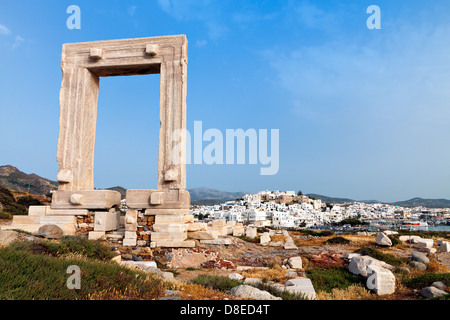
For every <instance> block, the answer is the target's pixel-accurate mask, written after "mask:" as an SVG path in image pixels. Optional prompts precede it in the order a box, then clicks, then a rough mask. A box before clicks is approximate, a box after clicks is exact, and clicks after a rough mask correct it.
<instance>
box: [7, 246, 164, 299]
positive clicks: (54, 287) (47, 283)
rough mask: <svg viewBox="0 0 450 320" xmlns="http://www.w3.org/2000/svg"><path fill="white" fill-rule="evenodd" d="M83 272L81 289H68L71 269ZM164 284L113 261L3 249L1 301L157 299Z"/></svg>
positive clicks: (18, 248)
mask: <svg viewBox="0 0 450 320" xmlns="http://www.w3.org/2000/svg"><path fill="white" fill-rule="evenodd" d="M72 265H75V266H78V267H79V268H80V270H81V288H80V289H72V290H71V289H69V288H68V287H67V281H68V278H69V276H70V274H67V269H68V267H69V266H72ZM162 294H163V282H162V280H160V279H156V278H153V277H151V276H149V275H148V274H145V273H144V272H138V271H135V270H130V269H128V268H125V267H121V266H120V265H118V264H116V263H112V262H101V261H96V260H90V259H79V258H66V259H61V258H58V257H54V256H51V255H47V254H45V253H44V252H41V253H37V252H35V253H30V251H29V250H27V249H26V248H24V249H20V247H19V246H16V247H12V246H11V247H6V248H2V249H0V300H9V299H14V300H31V299H37V300H47V299H52V300H53V299H63V300H75V299H79V300H86V299H101V300H108V299H157V298H159V297H160V296H161V295H162Z"/></svg>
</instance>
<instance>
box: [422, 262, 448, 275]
mask: <svg viewBox="0 0 450 320" xmlns="http://www.w3.org/2000/svg"><path fill="white" fill-rule="evenodd" d="M427 272H434V273H449V272H450V269H449V268H447V267H446V266H444V265H442V264H440V263H438V262H437V261H435V260H431V261H430V264H429V265H428V269H427Z"/></svg>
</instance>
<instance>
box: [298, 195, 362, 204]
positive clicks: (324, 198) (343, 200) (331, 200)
mask: <svg viewBox="0 0 450 320" xmlns="http://www.w3.org/2000/svg"><path fill="white" fill-rule="evenodd" d="M306 196H308V197H310V198H314V199H318V200H322V202H328V203H339V204H342V203H346V202H347V203H348V202H355V201H356V200H352V199H348V198H333V197H327V196H323V195H321V194H315V193H309V194H306Z"/></svg>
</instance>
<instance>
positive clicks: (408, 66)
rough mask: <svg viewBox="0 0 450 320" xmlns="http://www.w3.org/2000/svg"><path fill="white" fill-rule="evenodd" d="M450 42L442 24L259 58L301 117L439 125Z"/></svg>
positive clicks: (448, 112)
mask: <svg viewBox="0 0 450 320" xmlns="http://www.w3.org/2000/svg"><path fill="white" fill-rule="evenodd" d="M371 32H372V31H371ZM449 38H450V28H449V27H441V28H432V27H430V26H427V25H421V26H416V27H413V26H403V28H399V31H397V32H385V33H383V34H381V35H379V37H378V36H377V35H375V34H373V35H371V34H366V39H365V41H361V43H364V44H363V45H358V44H357V43H356V41H354V40H353V39H348V40H346V41H342V42H334V43H328V44H326V45H321V46H309V47H307V46H305V47H300V48H297V49H294V50H292V51H291V52H290V53H288V54H282V55H281V56H280V55H279V54H277V55H275V51H268V52H266V53H265V54H266V57H267V58H269V59H270V62H271V65H272V67H273V69H274V70H275V72H276V74H277V76H278V78H277V80H278V84H279V85H280V86H282V87H283V88H284V89H286V90H287V91H289V92H290V94H291V96H292V100H293V105H294V106H295V107H294V112H295V113H296V114H298V115H300V116H301V117H306V118H308V119H309V120H314V121H327V120H328V121H334V120H336V119H340V120H345V119H346V118H347V117H350V118H351V119H354V118H355V117H357V116H358V115H359V116H361V115H366V116H373V117H376V118H378V119H384V120H389V119H390V121H391V120H392V121H393V120H394V119H395V120H401V119H405V118H414V120H416V121H419V120H420V121H421V122H422V123H423V121H427V122H430V121H437V122H440V123H442V121H444V119H443V118H442V116H443V115H445V116H447V117H448V116H450V108H449V106H448V104H449V101H450V90H448V86H449V84H450V59H449V58H448V57H449V56H450V46H449V45H448V44H447V41H446V39H449ZM360 40H361V39H360ZM418 123H419V122H418Z"/></svg>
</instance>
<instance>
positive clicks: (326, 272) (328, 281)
mask: <svg viewBox="0 0 450 320" xmlns="http://www.w3.org/2000/svg"><path fill="white" fill-rule="evenodd" d="M306 275H307V277H308V278H309V279H311V282H312V284H313V286H314V288H315V290H316V292H318V291H324V292H329V293H330V292H332V290H333V289H345V288H347V287H350V286H351V285H357V284H360V285H362V286H364V285H365V278H364V277H362V276H357V275H354V274H352V273H350V272H348V270H347V268H345V267H340V268H336V269H331V268H327V269H321V268H313V269H309V270H306Z"/></svg>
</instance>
